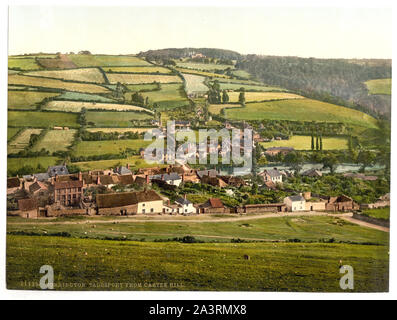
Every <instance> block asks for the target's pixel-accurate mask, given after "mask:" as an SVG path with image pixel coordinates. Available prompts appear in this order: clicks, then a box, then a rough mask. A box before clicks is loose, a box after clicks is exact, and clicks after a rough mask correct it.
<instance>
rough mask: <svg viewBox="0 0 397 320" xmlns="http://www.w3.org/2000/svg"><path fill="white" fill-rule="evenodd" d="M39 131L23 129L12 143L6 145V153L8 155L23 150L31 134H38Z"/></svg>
mask: <svg viewBox="0 0 397 320" xmlns="http://www.w3.org/2000/svg"><path fill="white" fill-rule="evenodd" d="M40 132H41V129H25V130H23V131H22V132H21V133H20V134H19V135H18V136H17V137H16V138H15V139H14V140H12V142H10V143H9V144H8V148H7V152H8V154H12V153H18V152H19V151H22V150H24V149H25V148H26V147H27V146H28V145H29V141H30V136H31V135H32V134H40Z"/></svg>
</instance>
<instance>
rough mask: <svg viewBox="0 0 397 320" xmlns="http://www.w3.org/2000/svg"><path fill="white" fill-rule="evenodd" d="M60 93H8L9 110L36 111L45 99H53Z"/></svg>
mask: <svg viewBox="0 0 397 320" xmlns="http://www.w3.org/2000/svg"><path fill="white" fill-rule="evenodd" d="M58 95H59V93H51V92H40V91H8V109H21V110H27V109H32V110H34V109H36V107H37V104H38V103H40V102H41V101H43V100H44V99H45V98H53V97H56V96H58Z"/></svg>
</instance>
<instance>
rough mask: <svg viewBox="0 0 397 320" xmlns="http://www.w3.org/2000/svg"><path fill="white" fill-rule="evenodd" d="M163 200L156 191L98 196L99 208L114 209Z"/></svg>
mask: <svg viewBox="0 0 397 320" xmlns="http://www.w3.org/2000/svg"><path fill="white" fill-rule="evenodd" d="M160 200H163V199H162V198H161V197H160V196H159V195H158V194H157V193H156V192H155V191H154V190H146V191H139V192H120V193H105V194H98V195H97V196H96V202H97V205H98V208H114V207H123V206H129V205H134V204H138V203H139V202H148V201H160Z"/></svg>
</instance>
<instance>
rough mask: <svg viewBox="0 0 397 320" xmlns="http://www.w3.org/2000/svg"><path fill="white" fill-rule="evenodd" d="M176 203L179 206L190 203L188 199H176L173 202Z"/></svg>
mask: <svg viewBox="0 0 397 320" xmlns="http://www.w3.org/2000/svg"><path fill="white" fill-rule="evenodd" d="M175 202H176V203H178V204H180V205H189V204H191V203H192V202H190V201H189V200H188V199H185V198H178V199H176V200H175Z"/></svg>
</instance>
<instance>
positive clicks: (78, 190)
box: [53, 180, 83, 207]
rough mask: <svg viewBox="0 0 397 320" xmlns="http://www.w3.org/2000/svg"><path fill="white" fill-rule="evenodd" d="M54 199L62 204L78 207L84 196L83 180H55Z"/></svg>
mask: <svg viewBox="0 0 397 320" xmlns="http://www.w3.org/2000/svg"><path fill="white" fill-rule="evenodd" d="M53 186H54V201H55V203H59V204H60V205H62V206H73V207H78V206H79V205H80V201H81V199H82V198H83V181H82V180H75V181H62V182H59V181H55V182H54V184H53Z"/></svg>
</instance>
